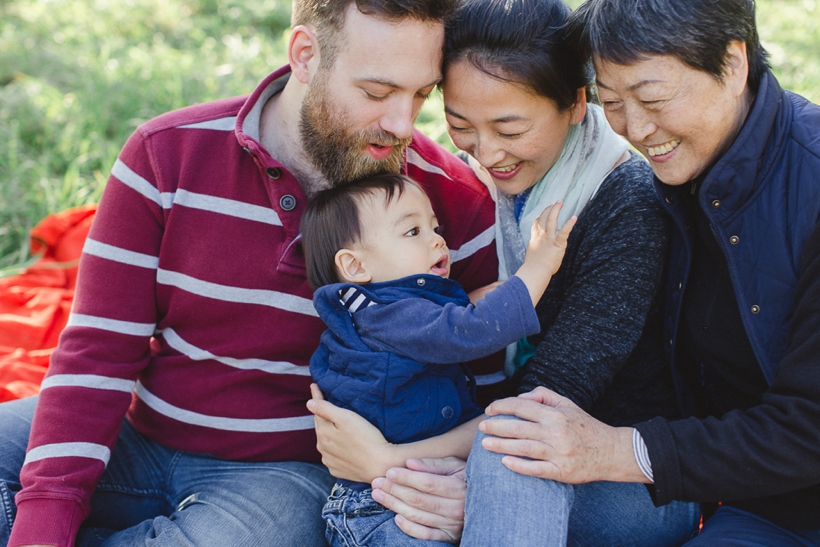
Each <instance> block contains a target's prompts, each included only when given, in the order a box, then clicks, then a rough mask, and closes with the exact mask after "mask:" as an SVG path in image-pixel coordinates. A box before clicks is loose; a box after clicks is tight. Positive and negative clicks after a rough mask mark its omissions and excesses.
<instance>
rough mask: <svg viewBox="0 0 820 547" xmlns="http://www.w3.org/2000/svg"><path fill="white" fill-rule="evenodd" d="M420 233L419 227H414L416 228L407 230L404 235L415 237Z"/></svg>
mask: <svg viewBox="0 0 820 547" xmlns="http://www.w3.org/2000/svg"><path fill="white" fill-rule="evenodd" d="M419 233H420V231H419V229H418V227H414V228H410V229H409V230H407V231H406V232H405V233H404V235H406V236H409V237H415V236H417V235H419Z"/></svg>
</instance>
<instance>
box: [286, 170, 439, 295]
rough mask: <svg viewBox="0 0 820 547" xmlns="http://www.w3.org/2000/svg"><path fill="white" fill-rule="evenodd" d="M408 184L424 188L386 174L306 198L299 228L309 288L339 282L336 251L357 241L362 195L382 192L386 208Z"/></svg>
mask: <svg viewBox="0 0 820 547" xmlns="http://www.w3.org/2000/svg"><path fill="white" fill-rule="evenodd" d="M408 184H412V185H413V186H415V187H417V188H419V189H420V190H422V192H423V191H424V190H423V189H422V188H421V186H419V184H418V183H417V182H416V181H414V180H413V179H411V178H409V177H406V176H404V175H398V174H393V173H386V174H382V175H374V176H371V177H366V178H362V179H359V180H355V181H353V182H350V183H347V184H343V185H341V186H336V187H333V188H329V189H327V190H323V191H321V192H319V193H318V194H316V195H315V196H314V197H313V199H311V200H310V203H308V206H307V208H306V209H305V214H304V215H303V216H302V223H301V231H302V250H303V251H304V253H305V266H306V269H307V278H308V283H310V286H311V287H312V288H314V289H316V288H318V287H321V286H323V285H329V284H331V283H339V282H341V279H340V278H339V272H338V271H337V269H336V253H337V252H339V250H340V249H344V248H347V247H350V246H351V245H353V244H354V243H357V242H358V241H361V238H362V223H361V220H360V216H359V206H360V204H361V202H362V198H364V197H367V196H373V195H375V194H377V193H378V192H383V193H384V205H385V207H386V206H387V205H389V204H390V202H391V201H393V198H395V197H398V196H401V195H402V193H404V188H405V187H406V186H407V185H408Z"/></svg>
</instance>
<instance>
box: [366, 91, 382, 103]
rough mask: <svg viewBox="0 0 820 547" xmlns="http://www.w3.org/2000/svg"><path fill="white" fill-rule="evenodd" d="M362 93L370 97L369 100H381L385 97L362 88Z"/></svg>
mask: <svg viewBox="0 0 820 547" xmlns="http://www.w3.org/2000/svg"><path fill="white" fill-rule="evenodd" d="M364 94H365V95H367V98H368V99H370V100H371V101H383V100H385V99H386V98H387V95H374V94H373V93H370V92H369V91H367V90H366V89H365V90H364Z"/></svg>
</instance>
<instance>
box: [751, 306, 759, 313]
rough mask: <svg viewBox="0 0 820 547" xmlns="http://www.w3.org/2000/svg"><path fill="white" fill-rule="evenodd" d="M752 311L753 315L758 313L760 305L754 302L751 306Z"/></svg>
mask: <svg viewBox="0 0 820 547" xmlns="http://www.w3.org/2000/svg"><path fill="white" fill-rule="evenodd" d="M752 313H753V314H755V315H757V314H758V313H760V306H758V305H757V304H754V305H753V306H752Z"/></svg>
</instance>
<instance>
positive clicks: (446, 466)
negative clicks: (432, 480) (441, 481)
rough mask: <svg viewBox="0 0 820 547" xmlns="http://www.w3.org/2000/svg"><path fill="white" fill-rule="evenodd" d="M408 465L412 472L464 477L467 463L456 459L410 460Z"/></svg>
mask: <svg viewBox="0 0 820 547" xmlns="http://www.w3.org/2000/svg"><path fill="white" fill-rule="evenodd" d="M406 465H407V468H408V469H410V470H413V471H422V472H424V473H433V474H434V475H455V474H462V475H463V473H464V469H465V468H466V466H467V462H465V461H464V460H461V459H459V458H454V457H449V458H422V459H420V460H416V459H409V460H407V462H406Z"/></svg>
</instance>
